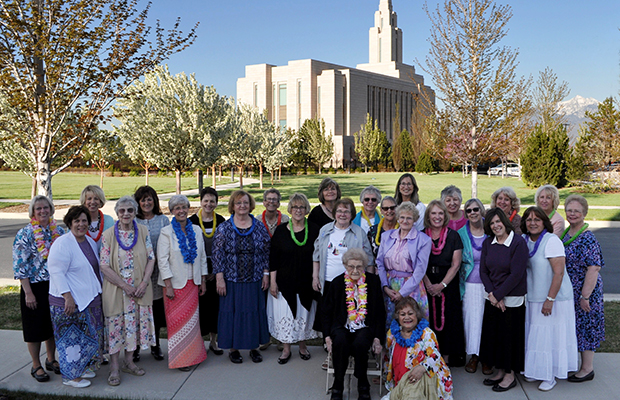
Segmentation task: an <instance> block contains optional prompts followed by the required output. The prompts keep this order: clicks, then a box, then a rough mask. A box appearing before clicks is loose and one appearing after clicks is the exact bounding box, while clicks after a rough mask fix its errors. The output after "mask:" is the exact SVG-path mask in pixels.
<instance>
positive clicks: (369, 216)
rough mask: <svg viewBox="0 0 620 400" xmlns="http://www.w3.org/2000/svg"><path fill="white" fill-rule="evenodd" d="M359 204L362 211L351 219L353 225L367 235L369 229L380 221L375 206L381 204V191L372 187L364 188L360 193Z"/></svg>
mask: <svg viewBox="0 0 620 400" xmlns="http://www.w3.org/2000/svg"><path fill="white" fill-rule="evenodd" d="M360 202H361V203H362V209H361V210H360V212H358V213H357V215H356V216H355V218H353V223H354V224H355V225H357V226H359V227H360V228H362V230H363V231H364V233H368V230H369V229H370V227H371V226H373V225H374V224H376V223H378V222H379V220H380V219H381V217H380V216H379V213H378V212H377V206H378V205H379V202H381V191H380V190H379V189H377V188H376V187H374V186H372V185H370V186H367V187H365V188H364V190H362V193H360Z"/></svg>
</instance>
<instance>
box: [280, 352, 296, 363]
mask: <svg viewBox="0 0 620 400" xmlns="http://www.w3.org/2000/svg"><path fill="white" fill-rule="evenodd" d="M300 354H301V353H300ZM292 355H293V353H291V352H289V353H288V356H287V357H286V358H280V357H278V364H280V365H284V364H286V363H287V362H288V360H290V359H291V356H292Z"/></svg>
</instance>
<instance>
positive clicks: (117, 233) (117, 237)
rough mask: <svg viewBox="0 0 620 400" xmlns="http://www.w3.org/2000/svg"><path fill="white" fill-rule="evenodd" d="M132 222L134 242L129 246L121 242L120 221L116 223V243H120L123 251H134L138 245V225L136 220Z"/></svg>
mask: <svg viewBox="0 0 620 400" xmlns="http://www.w3.org/2000/svg"><path fill="white" fill-rule="evenodd" d="M131 222H133V242H132V243H131V244H130V245H129V246H125V245H124V244H123V242H122V241H121V238H120V233H119V231H118V221H116V222H115V223H114V236H115V237H116V243H118V245H119V246H120V247H121V249H123V250H125V251H129V250H131V249H133V247H134V246H135V245H136V243H138V224H137V223H136V220H135V219H134V220H133V221H131Z"/></svg>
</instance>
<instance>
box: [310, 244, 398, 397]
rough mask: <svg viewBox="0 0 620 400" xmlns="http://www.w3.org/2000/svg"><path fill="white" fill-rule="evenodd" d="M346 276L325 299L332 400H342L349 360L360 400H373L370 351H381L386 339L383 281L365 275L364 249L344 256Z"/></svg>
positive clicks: (341, 278) (354, 250)
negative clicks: (369, 374)
mask: <svg viewBox="0 0 620 400" xmlns="http://www.w3.org/2000/svg"><path fill="white" fill-rule="evenodd" d="M342 263H343V264H344V266H345V273H344V274H342V275H339V276H337V277H336V278H334V280H333V281H332V284H331V285H330V287H329V290H328V292H327V295H326V296H325V298H324V306H325V307H324V308H323V326H322V328H323V337H325V343H326V344H327V351H329V352H331V353H332V358H333V363H334V385H333V386H332V395H331V398H332V400H341V399H342V395H343V391H344V376H345V373H346V370H347V366H348V364H349V356H353V358H354V360H355V369H354V375H355V377H356V378H357V389H358V393H359V399H370V384H369V382H368V378H367V377H366V372H367V369H368V350H369V349H370V348H371V347H372V351H373V352H375V354H379V353H380V352H381V350H382V348H383V347H382V343H383V341H384V339H385V331H384V329H385V328H384V327H385V322H384V321H385V318H386V317H385V308H384V305H383V293H382V292H381V281H380V280H379V277H378V276H376V275H375V274H371V273H368V272H365V269H366V266H367V265H368V258H367V256H366V253H365V252H364V250H362V249H358V248H352V249H349V250H348V251H347V252H346V253H345V254H344V255H343V256H342Z"/></svg>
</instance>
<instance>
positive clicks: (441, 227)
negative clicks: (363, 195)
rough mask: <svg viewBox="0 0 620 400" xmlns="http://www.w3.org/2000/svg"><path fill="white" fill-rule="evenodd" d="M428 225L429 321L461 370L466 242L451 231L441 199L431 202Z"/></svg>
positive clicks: (450, 361)
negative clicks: (461, 285)
mask: <svg viewBox="0 0 620 400" xmlns="http://www.w3.org/2000/svg"><path fill="white" fill-rule="evenodd" d="M401 225H402V223H401ZM424 226H425V227H426V229H425V230H424V233H426V235H427V236H428V237H430V238H431V241H432V243H431V254H430V256H429V258H428V267H427V269H426V275H425V276H424V285H425V287H426V293H427V295H428V296H429V298H428V302H429V314H430V319H429V322H430V324H431V329H432V330H433V331H434V332H435V334H436V335H437V341H438V342H439V346H440V347H441V352H442V353H443V356H444V358H446V362H447V363H448V365H450V366H453V367H461V366H463V365H465V332H464V328H463V308H462V302H461V295H460V289H459V277H458V274H459V270H460V268H461V260H462V255H463V242H462V241H461V237H460V236H459V234H458V233H456V231H454V230H452V229H450V228H448V211H447V210H446V207H445V206H444V205H443V203H442V202H441V201H439V200H433V201H431V202H430V203H428V207H427V208H426V213H425V214H424Z"/></svg>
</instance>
